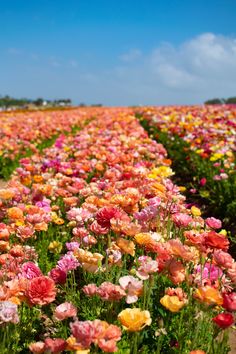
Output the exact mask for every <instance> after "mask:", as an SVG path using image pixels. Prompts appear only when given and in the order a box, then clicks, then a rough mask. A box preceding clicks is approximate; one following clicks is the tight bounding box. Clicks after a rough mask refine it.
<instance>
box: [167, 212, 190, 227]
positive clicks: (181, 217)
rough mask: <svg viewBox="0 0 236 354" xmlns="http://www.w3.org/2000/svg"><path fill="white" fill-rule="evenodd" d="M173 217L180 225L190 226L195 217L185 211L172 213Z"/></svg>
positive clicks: (176, 223) (177, 224)
mask: <svg viewBox="0 0 236 354" xmlns="http://www.w3.org/2000/svg"><path fill="white" fill-rule="evenodd" d="M171 218H172V220H173V222H174V223H175V225H176V226H178V227H188V226H189V225H190V223H191V222H192V221H193V218H192V217H191V216H190V215H188V214H184V213H176V214H174V215H172V217H171Z"/></svg>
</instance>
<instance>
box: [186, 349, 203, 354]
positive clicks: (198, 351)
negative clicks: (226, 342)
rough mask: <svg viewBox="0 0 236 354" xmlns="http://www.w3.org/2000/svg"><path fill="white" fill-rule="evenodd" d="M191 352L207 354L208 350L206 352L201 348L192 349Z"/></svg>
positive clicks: (193, 353) (191, 353)
mask: <svg viewBox="0 0 236 354" xmlns="http://www.w3.org/2000/svg"><path fill="white" fill-rule="evenodd" d="M189 354H206V352H204V351H203V350H201V349H197V350H192V351H191V352H190V353H189Z"/></svg>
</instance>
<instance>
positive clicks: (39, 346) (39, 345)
mask: <svg viewBox="0 0 236 354" xmlns="http://www.w3.org/2000/svg"><path fill="white" fill-rule="evenodd" d="M29 350H30V351H31V352H32V353H34V354H42V353H44V352H45V343H44V342H34V343H31V344H30V345H29Z"/></svg>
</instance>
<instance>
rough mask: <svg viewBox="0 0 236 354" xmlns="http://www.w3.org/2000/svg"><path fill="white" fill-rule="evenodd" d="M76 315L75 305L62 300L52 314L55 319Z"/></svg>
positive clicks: (61, 319)
mask: <svg viewBox="0 0 236 354" xmlns="http://www.w3.org/2000/svg"><path fill="white" fill-rule="evenodd" d="M76 315H77V309H76V307H75V306H74V305H73V304H71V303H70V302H64V303H63V304H60V305H59V306H57V307H56V309H55V312H54V316H55V318H56V319H57V320H59V321H63V320H65V319H66V318H69V317H75V316H76Z"/></svg>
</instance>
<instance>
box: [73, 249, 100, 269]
mask: <svg viewBox="0 0 236 354" xmlns="http://www.w3.org/2000/svg"><path fill="white" fill-rule="evenodd" d="M74 256H75V257H76V258H77V259H78V260H79V262H81V264H82V267H83V268H84V269H85V270H87V271H88V272H90V273H95V272H96V271H97V270H98V268H99V267H101V265H102V259H103V258H104V257H103V255H101V254H100V253H92V252H89V251H85V250H83V249H82V248H78V249H76V250H75V251H74Z"/></svg>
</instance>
